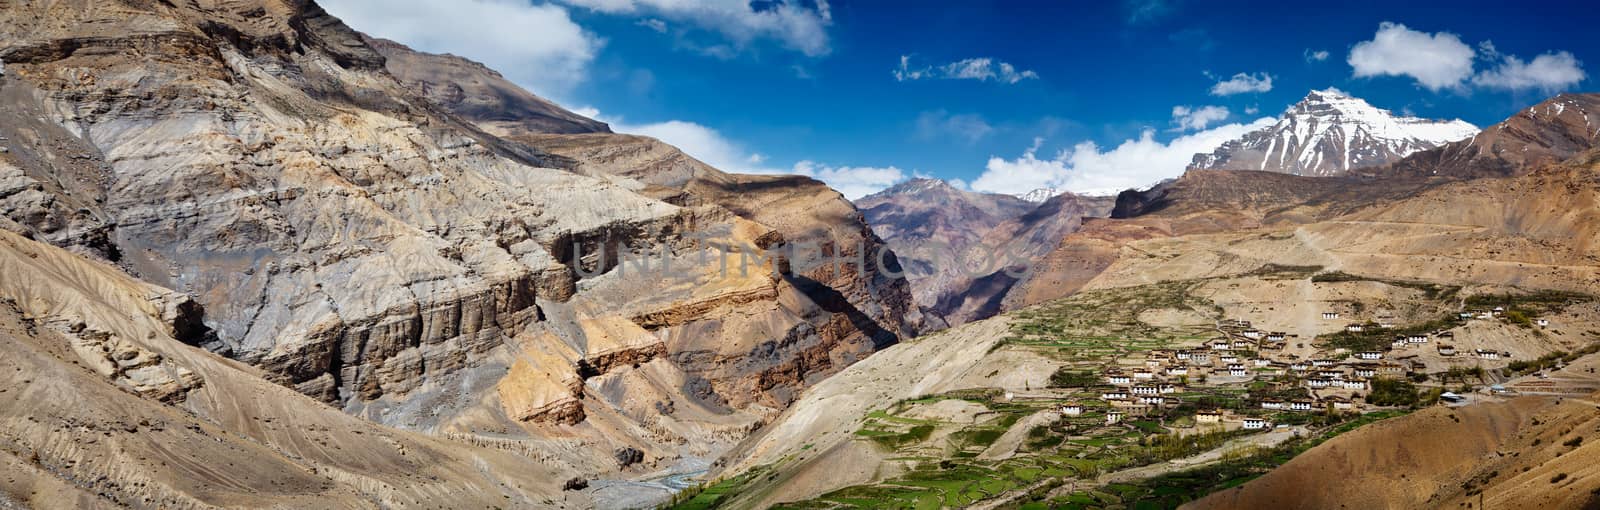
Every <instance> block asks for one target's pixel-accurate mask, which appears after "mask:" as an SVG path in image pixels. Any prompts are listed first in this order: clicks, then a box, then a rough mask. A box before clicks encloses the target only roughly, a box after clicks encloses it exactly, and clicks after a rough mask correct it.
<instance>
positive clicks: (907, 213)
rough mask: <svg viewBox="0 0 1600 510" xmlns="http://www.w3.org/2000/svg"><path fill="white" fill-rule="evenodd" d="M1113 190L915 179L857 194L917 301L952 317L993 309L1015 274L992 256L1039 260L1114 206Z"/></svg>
mask: <svg viewBox="0 0 1600 510" xmlns="http://www.w3.org/2000/svg"><path fill="white" fill-rule="evenodd" d="M1113 203H1114V199H1113V198H1112V197H1086V196H1079V195H1075V194H1072V193H1058V192H1057V191H1056V190H1054V189H1038V190H1034V191H1032V192H1029V193H1025V194H1023V195H1006V194H1000V193H982V192H973V191H966V190H963V189H959V188H956V187H954V186H951V185H950V184H949V183H947V182H945V181H942V180H939V179H912V180H910V181H906V182H903V183H900V184H898V185H895V186H894V187H891V188H888V189H885V190H883V191H881V192H878V193H875V194H872V195H868V196H866V197H862V198H861V199H860V200H856V207H857V208H858V209H860V210H861V213H862V215H863V216H865V217H866V219H867V223H868V224H869V225H871V226H872V230H873V232H874V233H876V234H877V235H878V237H880V238H882V239H883V240H884V242H886V243H887V244H888V245H889V247H890V248H891V249H893V250H894V252H895V254H896V255H898V256H899V258H900V264H901V265H902V266H903V267H904V268H905V271H906V278H907V279H909V280H910V281H911V284H912V285H911V286H912V289H913V292H912V295H913V297H914V298H915V300H916V303H917V304H918V305H920V306H921V307H923V308H924V309H926V310H928V311H931V312H933V313H934V315H937V316H940V317H943V318H944V319H945V320H947V321H949V323H950V324H951V325H954V324H960V323H963V322H967V321H970V320H973V319H980V318H983V317H987V316H989V315H993V314H994V313H996V312H997V311H998V310H999V309H998V307H999V304H1000V303H999V298H1000V297H1002V296H1004V295H1005V293H1006V291H1007V290H1008V289H1010V287H1011V284H1012V283H1014V281H1015V279H1013V278H1011V277H1010V276H1008V275H1006V274H1005V271H1004V270H1003V269H1002V267H1000V266H1001V262H998V261H996V262H992V263H989V260H990V259H989V258H988V257H989V256H990V255H991V254H995V253H1005V254H1008V255H1011V256H1014V257H1018V258H1021V259H1025V260H1033V259H1036V258H1038V257H1040V256H1043V255H1044V254H1045V253H1048V252H1049V251H1050V250H1051V249H1054V247H1055V245H1056V243H1058V242H1060V241H1061V238H1062V237H1063V236H1065V235H1067V234H1069V233H1071V232H1073V231H1076V230H1077V228H1078V226H1079V225H1080V224H1082V220H1083V218H1084V217H1086V216H1088V217H1104V216H1106V215H1108V214H1110V212H1111V206H1112V204H1113Z"/></svg>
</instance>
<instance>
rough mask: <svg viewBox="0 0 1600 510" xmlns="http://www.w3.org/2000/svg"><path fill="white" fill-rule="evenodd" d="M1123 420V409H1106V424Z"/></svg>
mask: <svg viewBox="0 0 1600 510" xmlns="http://www.w3.org/2000/svg"><path fill="white" fill-rule="evenodd" d="M1121 421H1122V411H1106V425H1110V424H1113V423H1118V422H1121Z"/></svg>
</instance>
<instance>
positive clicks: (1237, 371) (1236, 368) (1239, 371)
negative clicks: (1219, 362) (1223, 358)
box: [1228, 365, 1250, 377]
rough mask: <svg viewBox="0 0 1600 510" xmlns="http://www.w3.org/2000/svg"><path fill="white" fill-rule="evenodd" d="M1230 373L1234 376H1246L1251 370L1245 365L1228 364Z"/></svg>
mask: <svg viewBox="0 0 1600 510" xmlns="http://www.w3.org/2000/svg"><path fill="white" fill-rule="evenodd" d="M1228 375H1230V376H1233V377H1244V376H1247V375H1250V371H1249V370H1246V369H1245V368H1244V365H1228Z"/></svg>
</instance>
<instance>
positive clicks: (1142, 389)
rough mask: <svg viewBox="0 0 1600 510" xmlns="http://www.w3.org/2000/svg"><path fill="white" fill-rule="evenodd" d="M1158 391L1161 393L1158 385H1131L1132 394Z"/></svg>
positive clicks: (1151, 393)
mask: <svg viewBox="0 0 1600 510" xmlns="http://www.w3.org/2000/svg"><path fill="white" fill-rule="evenodd" d="M1160 393H1161V388H1158V387H1155V386H1144V385H1140V386H1134V387H1133V394H1134V395H1158V394H1160Z"/></svg>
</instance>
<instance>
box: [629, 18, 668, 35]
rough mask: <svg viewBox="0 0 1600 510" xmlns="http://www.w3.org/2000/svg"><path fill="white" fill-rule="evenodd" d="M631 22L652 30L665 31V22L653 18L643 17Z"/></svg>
mask: <svg viewBox="0 0 1600 510" xmlns="http://www.w3.org/2000/svg"><path fill="white" fill-rule="evenodd" d="M633 24H635V25H638V26H641V27H645V28H648V29H651V30H654V31H656V32H658V33H663V34H665V33H667V22H665V21H661V20H658V19H655V18H645V19H642V20H639V21H635V22H634V23H633Z"/></svg>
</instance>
